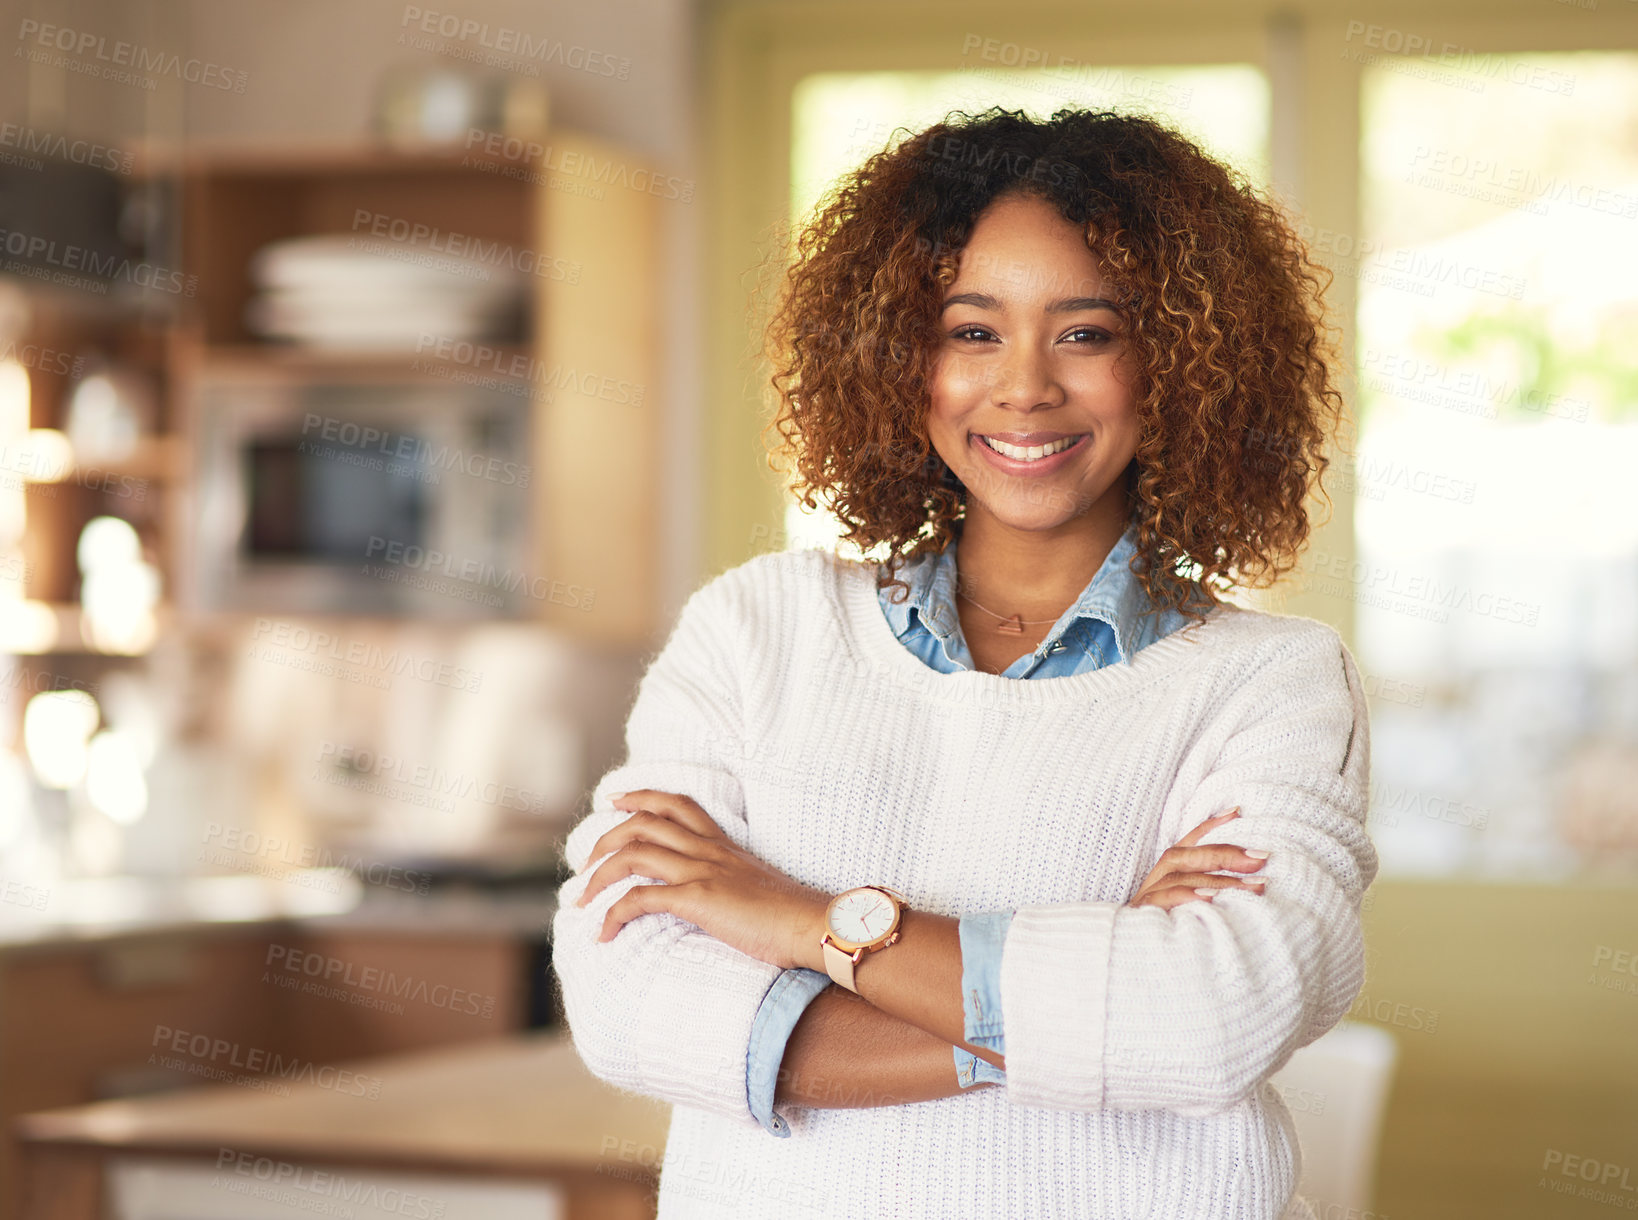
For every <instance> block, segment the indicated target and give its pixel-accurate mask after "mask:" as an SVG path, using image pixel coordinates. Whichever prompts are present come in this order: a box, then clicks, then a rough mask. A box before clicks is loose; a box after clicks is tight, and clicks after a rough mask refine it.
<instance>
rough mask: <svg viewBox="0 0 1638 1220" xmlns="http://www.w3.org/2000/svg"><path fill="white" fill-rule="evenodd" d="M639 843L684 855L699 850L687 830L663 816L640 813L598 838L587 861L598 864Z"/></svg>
mask: <svg viewBox="0 0 1638 1220" xmlns="http://www.w3.org/2000/svg"><path fill="white" fill-rule="evenodd" d="M639 839H642V840H646V841H648V842H650V843H659V844H661V845H663V846H665V847H669V848H671V849H672V850H673V851H678V852H683V853H687V852H689V851H691V850H698V847H699V836H698V835H696V834H695V833H694V832H693V831H692V830H689V829H688V828H687V827H686V826H682V825H680V824H679V823H677V822H675V821H672V820H671V819H670V818H668V817H666V816H664V815H663V814H659V813H655V812H652V811H650V810H639V811H638V812H636V813H633V814H632V815H631V816H630V817H629V818H627V819H626V820H625V821H623V822H621V823H620V824H619V825H618V826H614V827H610V828H609V829H608V830H605V831H604V832H603V833H602V834H601V835H599V836H598V839H597V842H595V843H593V844H592V845H591V852H590V854H589V855H587V857H586V859H588V860H600V859H602V858H603V857H604V856H606V855H608V854H609V852H611V851H619V850H620V849H621V848H622V847H624V846H625V845H626V844H628V843H631V842H633V841H634V840H639Z"/></svg>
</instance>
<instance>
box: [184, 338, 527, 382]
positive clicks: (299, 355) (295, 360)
mask: <svg viewBox="0 0 1638 1220" xmlns="http://www.w3.org/2000/svg"><path fill="white" fill-rule="evenodd" d="M463 342H464V341H463ZM462 350H463V351H465V350H467V349H464V348H463V349H462ZM471 351H472V353H473V358H472V359H470V360H466V361H459V360H454V359H444V358H440V357H438V356H437V355H436V354H434V353H431V352H416V351H415V350H413V349H408V348H406V349H403V350H400V351H383V350H381V349H379V348H377V349H372V350H367V351H346V350H344V349H341V348H323V347H304V346H302V345H300V344H294V343H292V344H280V343H215V344H209V345H206V346H204V347H201V348H200V349H199V351H198V354H197V357H196V360H197V366H198V369H199V371H200V372H202V373H206V374H208V375H212V376H216V375H221V374H229V375H246V374H248V375H251V376H272V377H278V378H281V379H289V378H299V379H302V380H317V379H326V378H334V379H338V380H345V381H374V380H380V381H399V380H406V381H415V380H421V379H426V378H436V379H439V380H446V381H447V380H448V379H449V376H450V375H451V374H453V373H456V372H458V371H463V370H464V371H467V372H471V373H472V374H474V375H476V376H484V377H499V378H503V379H508V380H515V381H519V382H522V381H526V380H527V377H526V376H513V375H511V374H509V373H508V372H506V371H505V370H508V369H511V368H522V369H525V370H527V369H531V368H533V367H534V365H533V363H532V362H533V360H534V354H533V351H532V349H531V348H529V347H527V346H525V345H522V344H518V343H497V342H490V341H487V340H478V339H475V340H472V341H471Z"/></svg>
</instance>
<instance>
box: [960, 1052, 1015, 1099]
mask: <svg viewBox="0 0 1638 1220" xmlns="http://www.w3.org/2000/svg"><path fill="white" fill-rule="evenodd" d="M950 1049H951V1050H952V1051H954V1052H955V1067H956V1081H957V1083H959V1084H960V1085H961V1087H962V1088H964V1089H970V1088H972V1087H973V1086H974V1085H975V1084H1005V1083H1006V1082H1007V1073H1006V1072H1005V1071H1004V1070H1003V1069H1001V1068H998V1067H996V1066H995V1064H993V1063H991V1062H990V1061H989V1060H988V1059H980V1058H979V1057H978V1056H977V1055H975V1054H973V1053H972V1052H971V1051H970V1050H968V1049H967V1048H966V1047H964V1046H955V1045H952V1046H951V1047H950Z"/></svg>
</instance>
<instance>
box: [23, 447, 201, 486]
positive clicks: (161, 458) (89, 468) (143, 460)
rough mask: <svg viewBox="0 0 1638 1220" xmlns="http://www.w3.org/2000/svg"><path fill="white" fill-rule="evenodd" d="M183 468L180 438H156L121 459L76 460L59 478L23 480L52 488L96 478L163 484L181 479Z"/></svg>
mask: <svg viewBox="0 0 1638 1220" xmlns="http://www.w3.org/2000/svg"><path fill="white" fill-rule="evenodd" d="M182 466H183V445H182V441H181V438H179V437H176V436H152V437H148V438H146V439H144V440H142V441H140V442H138V444H137V446H136V448H135V449H133V450H132V451H131V452H130V453H129V454H127V455H126V456H124V457H121V458H110V459H108V460H107V461H94V460H86V461H79V460H76V461H75V463H74V464H73V465H72V466H69V467H68V468H66V469H65V470H63V471H62V473H61V474H60V475H58V476H57V477H55V478H50V479H46V478H39V477H36V476H35V475H32V474H29V473H27V472H25V473H23V474H22V475H21V476H20V477H21V478H22V480H23V482H25V483H38V484H41V485H43V486H49V485H51V484H57V483H73V482H83V481H84V480H86V479H89V478H91V477H92V476H100V475H117V476H122V477H125V478H132V479H143V480H146V481H150V482H156V483H162V482H165V481H167V480H170V479H175V478H179V477H180V476H181V474H182Z"/></svg>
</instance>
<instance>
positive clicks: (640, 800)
mask: <svg viewBox="0 0 1638 1220" xmlns="http://www.w3.org/2000/svg"><path fill="white" fill-rule="evenodd" d="M610 804H612V805H613V806H614V807H615V808H616V809H618V810H620V811H621V812H622V813H629V812H631V811H632V810H637V809H641V810H644V811H646V812H648V813H655V814H659V815H660V816H662V817H667V818H670V819H672V820H673V821H674V822H676V823H677V824H678V825H680V826H686V827H687V828H688V829H689V830H691V831H693V832H694V833H695V834H697V835H701V836H702V837H704V838H707V839H720V838H723V837H724V835H723V833H722V827H720V826H718V825H717V824H716V822H715V821H713V820H712V818H711V815H710V814H708V813H706V812H705V810H703V809H701V808H700V807H699V804H698V803H697V802H696V801H694V800H692V799H690V798H689V797H686V796H683V795H682V794H681V793H679V792H656V791H655V790H654V789H652V788H639V789H637V790H636V791H634V792H622V793H621V794H620V795H619V796H617V797H615V798H614V799H613V800H612V801H611V802H610Z"/></svg>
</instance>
